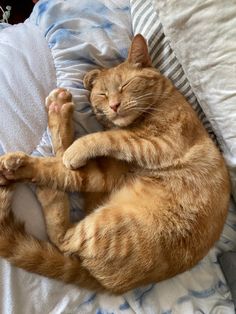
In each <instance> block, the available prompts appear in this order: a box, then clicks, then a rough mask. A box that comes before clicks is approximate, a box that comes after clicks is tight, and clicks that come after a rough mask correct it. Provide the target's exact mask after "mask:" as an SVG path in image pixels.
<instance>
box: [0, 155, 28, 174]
mask: <svg viewBox="0 0 236 314" xmlns="http://www.w3.org/2000/svg"><path fill="white" fill-rule="evenodd" d="M27 157H28V156H27V155H26V154H25V153H22V152H19V153H9V154H6V155H3V156H1V157H0V172H1V174H3V175H4V176H6V175H7V176H8V175H9V176H10V175H11V173H12V172H14V171H16V170H17V169H18V168H20V167H22V166H24V164H25V162H26V160H27Z"/></svg>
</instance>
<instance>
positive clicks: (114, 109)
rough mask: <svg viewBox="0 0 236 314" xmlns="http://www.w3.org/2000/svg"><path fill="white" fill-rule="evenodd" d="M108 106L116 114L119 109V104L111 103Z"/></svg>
mask: <svg viewBox="0 0 236 314" xmlns="http://www.w3.org/2000/svg"><path fill="white" fill-rule="evenodd" d="M109 106H110V108H111V109H112V110H113V111H115V112H117V110H118V108H119V107H120V102H111V103H110V104H109Z"/></svg>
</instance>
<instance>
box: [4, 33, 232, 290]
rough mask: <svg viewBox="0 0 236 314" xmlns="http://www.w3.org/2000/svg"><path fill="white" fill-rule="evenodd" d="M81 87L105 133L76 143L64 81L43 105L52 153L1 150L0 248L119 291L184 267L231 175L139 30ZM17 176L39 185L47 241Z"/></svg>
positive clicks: (208, 239) (218, 222) (208, 237)
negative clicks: (20, 208) (20, 198)
mask: <svg viewBox="0 0 236 314" xmlns="http://www.w3.org/2000/svg"><path fill="white" fill-rule="evenodd" d="M84 84H85V86H86V87H87V88H88V89H90V90H91V96H90V99H91V103H92V106H93V109H94V112H95V114H96V115H97V118H98V119H99V120H100V121H101V122H102V123H103V124H104V125H105V126H106V128H107V129H106V131H103V132H97V133H94V134H89V135H86V136H84V137H82V138H80V139H78V140H76V141H75V142H73V129H72V123H71V118H72V112H73V103H72V100H71V95H70V93H69V92H68V91H65V90H63V89H58V90H55V91H53V92H52V93H51V94H50V95H49V97H48V98H47V101H46V103H47V106H48V116H49V127H50V128H51V133H52V139H53V145H54V149H55V151H56V157H51V158H37V157H30V156H27V155H26V154H24V153H20V152H19V153H11V154H7V155H5V156H2V157H1V158H0V170H1V178H0V181H1V184H2V188H1V190H0V200H1V202H0V206H1V212H0V224H1V226H0V256H2V257H5V258H6V259H8V260H9V261H10V262H11V263H13V264H14V265H16V266H18V267H22V268H24V269H26V270H28V271H31V272H35V273H38V274H41V275H44V276H47V277H50V278H55V279H60V280H63V281H65V282H71V283H75V284H78V285H80V286H81V287H86V288H89V289H95V290H106V291H110V292H113V293H123V292H125V291H128V290H130V289H132V288H135V287H137V286H140V285H144V284H147V283H150V282H157V281H161V280H164V279H167V278H170V277H172V276H174V275H176V274H178V273H181V272H183V271H185V270H187V269H189V268H190V267H192V266H194V265H195V264H196V263H197V262H198V261H200V260H201V259H202V258H203V257H204V256H205V255H206V254H207V252H208V251H209V249H210V248H211V247H212V246H213V244H214V243H215V241H217V239H218V238H219V236H220V233H221V231H222V228H223V225H224V221H225V218H226V214H227V208H228V203H229V194H230V183H229V177H228V173H227V170H226V167H225V163H224V160H223V158H222V156H221V154H220V152H219V151H218V149H217V148H216V147H215V145H214V143H213V142H212V140H211V139H210V138H209V136H208V134H207V133H206V131H205V130H204V128H203V126H202V125H201V123H200V122H199V120H198V118H197V116H196V114H195V112H194V111H193V110H192V108H191V107H190V105H189V104H188V103H187V101H186V100H185V98H184V97H183V96H182V95H181V94H180V93H179V92H178V91H177V90H176V88H175V87H174V86H173V84H172V83H171V82H170V81H169V80H168V79H166V78H165V77H163V76H162V75H161V74H160V73H159V72H158V71H157V70H155V69H154V68H152V67H151V61H150V57H149V55H148V49H147V45H146V42H145V40H144V38H143V37H142V36H141V35H137V36H136V37H135V38H134V40H133V42H132V45H131V48H130V51H129V56H128V58H127V60H126V61H125V62H124V63H122V64H120V65H118V66H116V67H114V68H111V69H101V70H93V71H91V72H89V73H88V74H87V75H86V76H85V78H84ZM72 142H73V143H72ZM71 143H72V145H71ZM17 180H20V181H33V182H35V183H36V184H37V185H38V192H37V193H38V198H39V200H40V202H41V204H42V207H43V211H44V215H45V221H46V225H47V231H48V235H49V238H50V242H48V243H47V242H40V241H38V240H36V239H34V238H33V237H32V236H30V235H28V234H26V232H25V231H24V228H23V227H22V225H21V224H19V223H18V222H16V221H15V219H14V217H13V215H12V213H11V210H10V209H11V208H10V207H11V206H10V205H11V195H12V184H11V182H14V181H17ZM65 191H82V192H83V193H84V197H85V200H86V210H87V215H86V217H85V218H84V219H83V220H81V221H80V222H78V223H77V224H71V223H70V221H69V204H68V199H67V195H66V193H65Z"/></svg>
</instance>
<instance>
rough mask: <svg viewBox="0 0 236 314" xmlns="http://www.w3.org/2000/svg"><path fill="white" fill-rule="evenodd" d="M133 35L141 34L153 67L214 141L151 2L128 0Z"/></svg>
mask: <svg viewBox="0 0 236 314" xmlns="http://www.w3.org/2000/svg"><path fill="white" fill-rule="evenodd" d="M130 4H131V17H132V27H133V33H134V34H138V33H141V34H142V35H143V36H144V37H145V38H146V40H147V42H148V46H149V53H150V56H151V58H152V64H153V66H154V67H156V68H158V70H159V71H160V72H161V73H162V74H163V75H165V76H166V77H168V78H169V79H170V80H171V81H172V82H173V83H174V85H175V86H176V88H177V89H178V90H179V91H180V92H181V93H182V94H183V95H184V96H185V98H186V99H187V100H188V102H189V103H190V104H191V105H192V107H193V108H194V110H195V111H196V112H197V114H198V117H199V119H200V120H201V122H202V123H203V125H204V127H205V129H206V130H207V131H208V133H209V135H210V136H211V138H213V140H214V141H215V142H216V137H215V134H214V133H213V130H212V127H211V124H210V122H209V121H208V120H207V118H206V116H205V114H204V112H203V110H202V108H201V107H200V105H199V103H198V101H197V98H196V96H195V95H194V93H193V91H192V88H191V86H190V84H189V81H188V79H187V77H186V75H185V73H184V71H183V68H182V66H181V64H180V63H179V61H178V60H177V58H176V56H175V53H174V51H173V50H172V48H171V47H170V44H169V41H168V39H167V38H166V36H165V34H164V31H163V27H162V24H161V22H160V20H159V16H158V14H157V12H156V10H155V9H154V7H153V4H152V1H151V0H145V1H144V0H131V1H130Z"/></svg>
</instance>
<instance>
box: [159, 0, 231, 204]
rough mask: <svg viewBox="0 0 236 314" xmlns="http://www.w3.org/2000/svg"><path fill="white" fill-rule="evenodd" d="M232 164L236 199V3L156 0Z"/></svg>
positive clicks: (170, 38) (161, 18)
mask: <svg viewBox="0 0 236 314" xmlns="http://www.w3.org/2000/svg"><path fill="white" fill-rule="evenodd" d="M153 4H154V6H155V8H156V9H157V11H158V13H159V17H160V20H161V22H162V24H163V27H164V31H165V34H166V36H167V38H168V39H169V41H170V44H171V46H172V48H173V49H174V51H175V53H176V55H177V57H178V59H179V61H180V63H181V64H182V66H183V68H184V71H185V73H186V75H187V77H188V79H189V81H190V84H191V86H192V88H193V91H194V93H195V95H196V96H197V98H198V101H199V102H200V105H201V107H202V109H203V111H204V112H205V114H206V116H207V118H208V119H209V121H210V122H211V125H212V127H213V130H214V132H215V134H216V135H217V137H218V141H219V143H220V146H221V148H222V150H223V153H224V157H225V159H226V161H227V164H228V166H229V170H230V174H231V178H232V183H233V194H234V197H235V199H236V18H235V16H236V2H235V1H234V0H228V1H227V3H226V2H224V1H214V0H196V1H189V0H181V1H179V0H171V1H168V0H153Z"/></svg>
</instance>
